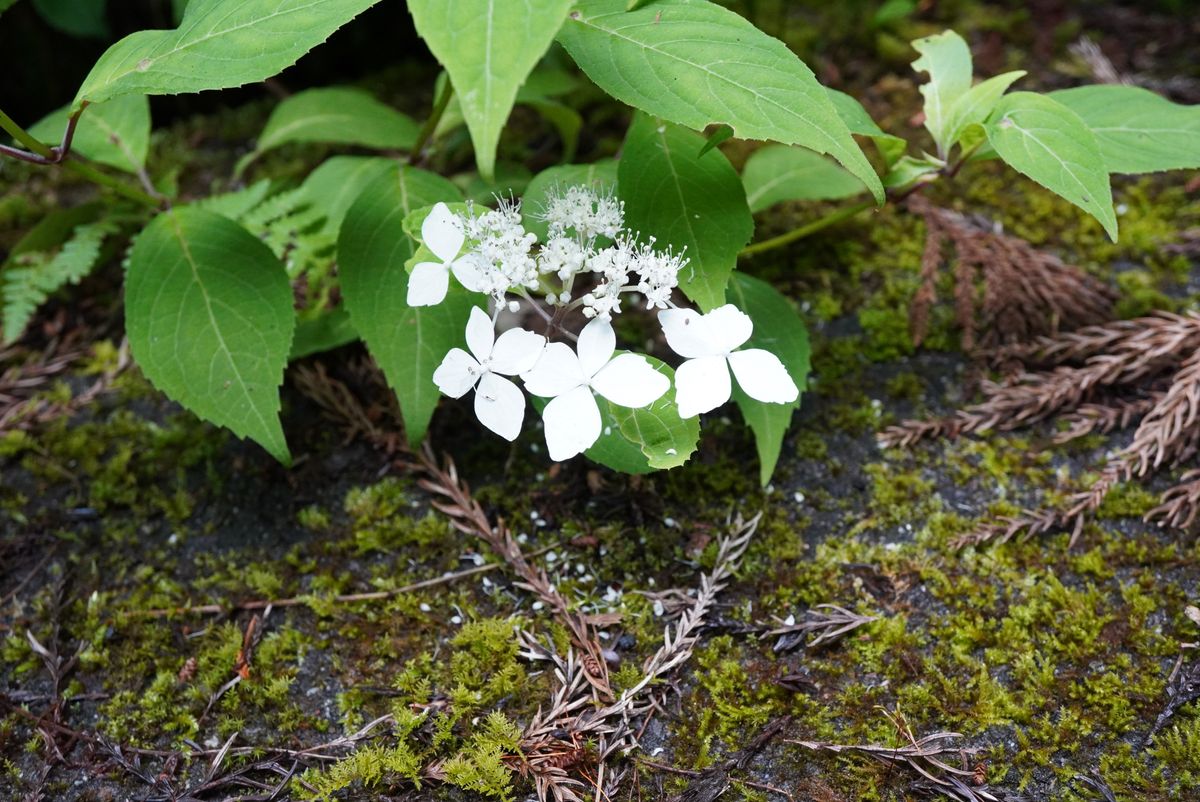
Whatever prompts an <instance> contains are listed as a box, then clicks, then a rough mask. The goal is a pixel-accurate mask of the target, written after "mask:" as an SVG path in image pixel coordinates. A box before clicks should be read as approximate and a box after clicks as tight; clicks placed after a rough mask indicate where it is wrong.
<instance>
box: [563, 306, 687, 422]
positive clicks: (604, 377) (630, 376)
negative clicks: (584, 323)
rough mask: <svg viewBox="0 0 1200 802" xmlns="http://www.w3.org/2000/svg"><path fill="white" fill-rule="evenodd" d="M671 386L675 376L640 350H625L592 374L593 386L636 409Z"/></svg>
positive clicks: (618, 402) (648, 402) (647, 403)
mask: <svg viewBox="0 0 1200 802" xmlns="http://www.w3.org/2000/svg"><path fill="white" fill-rule="evenodd" d="M588 325H591V324H588ZM581 342H582V339H581ZM670 388H671V380H670V379H668V378H667V377H666V376H664V375H663V374H661V373H659V372H658V371H657V370H655V369H654V367H653V366H652V365H651V364H650V363H649V362H647V361H646V358H645V357H643V356H639V355H638V354H621V355H620V356H618V357H617V358H616V359H614V360H613V361H611V362H609V363H608V364H607V365H605V366H604V367H602V368H601V369H600V372H599V373H597V374H596V375H595V376H594V377H592V389H593V390H595V391H596V392H598V393H599V394H600V395H602V396H604V397H605V398H607V399H608V400H609V401H612V402H613V403H614V404H619V405H621V406H623V407H633V408H635V409H638V408H641V407H645V406H649V405H650V404H652V403H654V402H655V401H657V400H658V399H659V398H661V397H662V395H663V393H665V392H666V391H667V390H669V389H670Z"/></svg>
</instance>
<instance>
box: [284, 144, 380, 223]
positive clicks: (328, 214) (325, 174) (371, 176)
mask: <svg viewBox="0 0 1200 802" xmlns="http://www.w3.org/2000/svg"><path fill="white" fill-rule="evenodd" d="M395 167H396V162H395V161H394V160H393V159H387V158H384V157H382V156H334V157H332V158H329V159H326V160H325V161H323V162H322V163H321V165H320V166H319V167H317V169H315V170H313V171H312V172H311V173H309V175H308V178H306V179H304V183H303V184H301V185H300V192H301V194H302V195H303V196H304V198H305V199H306V200H307V201H308V203H309V204H310V205H311V206H312V207H313V208H314V209H316V210H318V211H319V212H321V213H323V214H324V215H325V223H324V224H323V225H322V228H323V229H324V230H325V231H327V232H328V233H329V234H330V235H331V236H333V237H335V238H336V237H337V233H338V230H339V229H340V228H341V227H342V219H343V218H344V217H345V216H346V212H347V211H348V210H349V209H350V207H351V206H352V205H353V204H354V202H355V201H356V200H357V199H358V196H359V195H361V194H362V192H363V190H364V189H366V188H367V186H368V185H370V184H371V182H373V181H375V180H376V179H377V178H379V176H381V175H383V174H385V173H388V172H390V171H392V170H394V169H395Z"/></svg>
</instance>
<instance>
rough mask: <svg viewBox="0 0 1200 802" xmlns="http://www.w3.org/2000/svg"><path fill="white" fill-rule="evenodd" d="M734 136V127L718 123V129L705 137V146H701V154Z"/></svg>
mask: <svg viewBox="0 0 1200 802" xmlns="http://www.w3.org/2000/svg"><path fill="white" fill-rule="evenodd" d="M732 138H733V129H732V128H730V127H729V126H728V125H718V126H717V127H716V130H714V131H713V132H712V133H711V134H709V135H708V136H707V137H705V139H704V147H702V148H700V155H701V156H703V155H704V154H705V153H708V152H709V151H710V150H712V149H713V148H715V147H716V146H717V145H720V144H721V143H722V142H727V141H728V140H730V139H732Z"/></svg>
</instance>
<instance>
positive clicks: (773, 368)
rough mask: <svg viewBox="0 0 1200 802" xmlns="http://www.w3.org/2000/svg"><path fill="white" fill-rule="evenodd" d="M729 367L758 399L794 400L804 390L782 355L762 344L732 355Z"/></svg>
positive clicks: (754, 397)
mask: <svg viewBox="0 0 1200 802" xmlns="http://www.w3.org/2000/svg"><path fill="white" fill-rule="evenodd" d="M729 367H731V368H732V369H733V375H734V377H735V378H736V379H737V383H738V386H739V387H741V388H742V389H743V390H745V391H746V395H748V396H750V397H751V398H753V399H755V400H756V401H764V402H766V403H768V404H790V403H792V402H793V401H795V400H796V399H797V398H799V397H800V391H799V389H797V387H796V383H795V382H794V381H792V377H791V376H789V375H788V372H787V368H785V367H784V366H783V363H782V362H780V361H779V357H777V356H775V355H774V354H772V353H771V352H770V351H764V350H763V349H761V348H747V349H746V350H744V351H736V352H734V353H732V354H730V355H729Z"/></svg>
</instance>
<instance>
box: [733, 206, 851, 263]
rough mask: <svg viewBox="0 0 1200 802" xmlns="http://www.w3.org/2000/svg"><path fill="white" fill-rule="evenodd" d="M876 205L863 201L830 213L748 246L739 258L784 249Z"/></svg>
mask: <svg viewBox="0 0 1200 802" xmlns="http://www.w3.org/2000/svg"><path fill="white" fill-rule="evenodd" d="M874 205H875V204H874V203H872V202H871V201H863V202H862V203H856V204H854V205H853V206H846V207H844V208H841V209H838V210H836V211H833V212H830V213H829V214H827V215H825V216H824V217H822V218H819V219H817V220H814V221H813V222H811V223H809V224H808V225H804V226H800V227H799V228H794V229H792V230H791V231H788V232H787V233H784V234H780V235H779V236H778V237H771V239H767V240H763V241H762V242H755V243H754V244H752V245H747V246H746V247H745V248H743V249H742V251H741V253H739V254H738V256H753V255H754V254H756V253H762V252H763V251H770V250H774V249H775V248H782V247H783V246H784V245H788V244H790V243H793V242H795V241H796V240H801V239H804V238H805V237H808V236H811V235H813V234H816V233H817V232H818V231H823V230H825V229H826V228H829V227H830V226H833V225H837V224H838V223H840V222H842V221H843V220H849V219H850V218H851V217H854V216H855V215H857V214H858V213H859V212H864V211H866V210H867V209H870V208H872V207H873V206H874Z"/></svg>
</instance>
